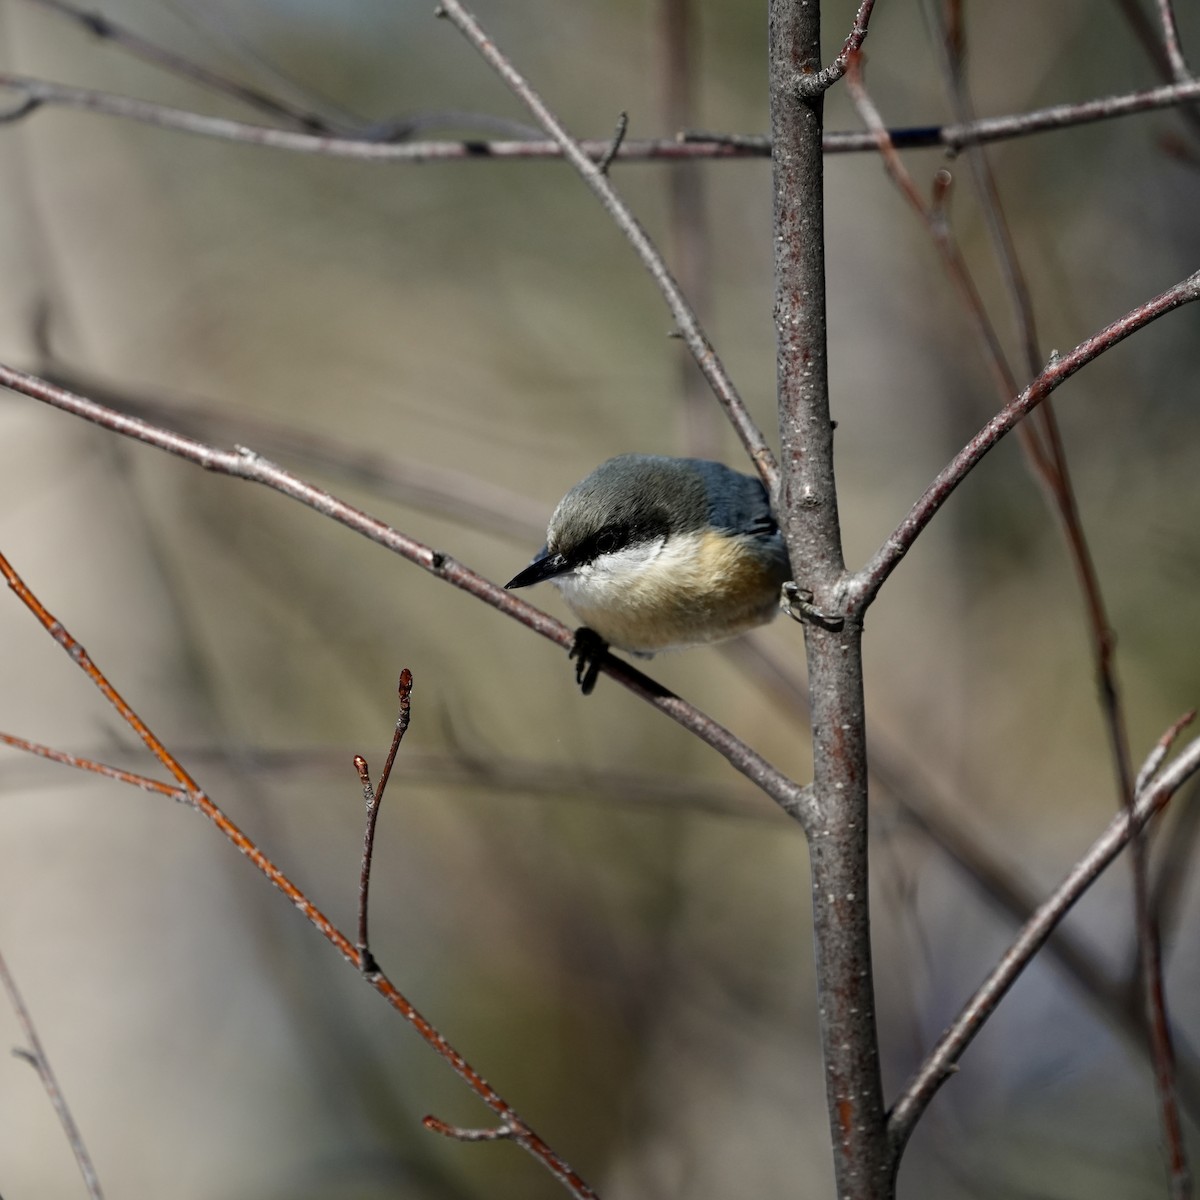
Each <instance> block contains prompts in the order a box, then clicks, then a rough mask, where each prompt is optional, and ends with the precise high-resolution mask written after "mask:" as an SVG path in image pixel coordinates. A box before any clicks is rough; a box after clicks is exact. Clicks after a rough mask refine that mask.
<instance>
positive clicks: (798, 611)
mask: <svg viewBox="0 0 1200 1200" xmlns="http://www.w3.org/2000/svg"><path fill="white" fill-rule="evenodd" d="M779 607H780V608H782V609H783V611H784V612H785V613H787V615H788V616H789V617H791V618H792V620H793V621H800V622H801V623H804V624H809V625H819V626H820V627H821V628H822V629H828V630H831V631H833V632H834V633H836V632H837V631H838V630H839V629H841V628H842V626H843V625H845V623H846V619H845V617H843V616H842V615H841V614H840V613H831V612H826V611H825V610H824V609H823V608H818V607H817V606H816V605H815V604H814V603H813V594H812V592H811V591H809V589H808V588H802V587H801V586H800V585H799V584H797V583H796V582H795V581H794V580H789V581H788V582H787V583H785V584H784V585H783V591H782V593H781V595H780V597H779Z"/></svg>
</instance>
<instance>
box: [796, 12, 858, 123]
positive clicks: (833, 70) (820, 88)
mask: <svg viewBox="0 0 1200 1200" xmlns="http://www.w3.org/2000/svg"><path fill="white" fill-rule="evenodd" d="M874 8H875V0H862V3H861V4H860V5H859V6H858V12H857V13H856V14H855V16H854V24H853V26H852V27H851V29H850V33H849V34H848V35H847V37H846V40H845V42H843V43H842V49H841V53H839V54H838V56H837V58H835V59H834V60H833V62H831V63H830V64H829V66H827V67H825V68H824V70H821V71H817V72H815V73H812V74H801V75H799V76H798V77H797V79H796V91H797V93H798V95H799V96H800V98H801V99H804V100H811V99H813V98H814V97H815V96H819V95H820V94H821V93H822V92H827V91H828V90H829V89H830V88H831V87H833V85H834V84H835V83H837V81H838V80H839V79H841V77H842V76H843V75H845V74H846V68H847V66H848V65H849V63H850V60H851V59H852V58H853V57H854V55H855V54H857V53H858V52H859V51H860V50H861V49H862V44H863V42H865V41H866V40H867V26H868V25H870V23H871V13H872V11H873V10H874Z"/></svg>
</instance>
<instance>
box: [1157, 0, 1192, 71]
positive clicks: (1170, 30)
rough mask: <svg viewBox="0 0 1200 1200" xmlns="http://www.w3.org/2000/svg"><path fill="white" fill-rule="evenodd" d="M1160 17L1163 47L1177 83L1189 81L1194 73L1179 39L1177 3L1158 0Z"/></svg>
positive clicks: (1170, 0)
mask: <svg viewBox="0 0 1200 1200" xmlns="http://www.w3.org/2000/svg"><path fill="white" fill-rule="evenodd" d="M1158 19H1159V20H1160V21H1161V22H1162V27H1163V48H1164V49H1165V50H1166V53H1167V62H1168V63H1169V64H1170V67H1171V74H1172V75H1173V76H1174V77H1175V81H1176V83H1187V82H1188V81H1189V80H1190V79H1191V77H1192V73H1191V71H1189V70H1188V65H1187V59H1186V58H1184V56H1183V45H1182V43H1181V42H1180V40H1179V25H1178V23H1177V22H1176V20H1175V5H1174V4H1173V3H1172V0H1158Z"/></svg>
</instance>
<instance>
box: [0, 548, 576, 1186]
mask: <svg viewBox="0 0 1200 1200" xmlns="http://www.w3.org/2000/svg"><path fill="white" fill-rule="evenodd" d="M0 575H3V577H4V579H5V580H6V581H7V583H8V586H9V587H10V588H12V590H13V591H14V592H15V593H16V594H17V595H18V596H19V597H20V599H21V600H22V602H23V603H24V604H25V606H26V607H27V608H28V609H29V611H30V612H31V613H33V615H34V616H35V617H36V618H37V620H38V621H39V622H40V623H41V625H42V627H43V628H44V629H45V630H46V632H47V633H49V634H50V636H51V637H53V638H54V640H55V641H56V642H58V644H59V645H60V646H61V647H62V648H63V649H64V650H65V651H66V652H67V654H68V656H69V657H70V658H71V660H72V661H73V662H74V663H75V665H76V666H78V667H79V668H80V670H82V671H83V672H84V674H86V675H87V677H88V678H89V679H90V680H91V681H92V683H93V684H95V686H96V687H97V688H98V689H99V690H100V692H101V693H102V694H103V696H104V697H105V699H107V700H108V702H109V703H110V704H111V705H112V706H113V708H115V709H116V710H117V712H118V713H119V714H120V716H121V718H122V720H124V721H125V723H126V724H127V725H128V726H129V727H130V729H132V730H133V731H134V732H135V733H136V734H137V735H138V737H139V738H141V740H142V742H143V743H144V744H145V745H146V747H147V749H149V750H150V752H151V753H152V754H153V755H154V757H155V758H156V759H157V760H158V761H159V762H160V763H161V764H162V765H163V767H164V768H165V769H166V770H167V771H168V772H169V773H170V775H171V776H172V778H174V779H175V780H176V785H177V786H175V787H169V785H160V787H161V788H162V790H163V791H164V794H168V795H171V796H173V797H174V798H175V799H177V800H182V801H186V802H188V803H190V804H192V805H193V806H195V807H196V808H197V809H199V810H200V812H202V813H203V814H204V815H205V816H206V817H207V818H208V819H209V820H210V821H211V822H212V823H213V824H214V825H215V826H216V827H217V828H218V829H219V830H220V831H221V833H223V834H224V835H225V837H226V838H227V839H228V840H229V841H230V842H232V843H233V845H234V846H236V847H237V849H238V850H240V851H241V852H242V854H244V855H245V856H246V857H247V858H248V859H249V860H250V861H251V862H252V863H253V864H254V865H255V866H256V867H257V868H258V870H259V871H261V872H262V874H263V875H265V876H266V877H267V879H269V880H270V881H271V883H272V884H274V885H275V887H276V888H278V889H279V891H281V892H282V893H283V894H284V895H285V896H286V897H287V898H288V899H289V900H290V901H291V902H292V903H293V904H294V905H295V906H296V907H297V908H298V909H299V910H300V911H301V912H302V913H303V914H304V916H305V917H306V918H307V919H308V921H309V922H310V924H312V925H313V926H314V927H315V928H316V929H317V930H319V932H320V933H321V935H322V936H323V937H324V938H325V939H326V940H327V941H328V942H329V943H330V944H331V945H332V946H333V947H334V948H335V949H336V950H337V951H338V952H339V953H340V954H341V956H342V957H343V958H344V959H345V960H346V961H347V962H348V963H350V964H351V965H352V966H353V967H355V968H356V969H357V970H359V971H363V957H362V955H361V954H360V953H359V951H358V950H357V949H356V948H355V947H354V945H353V944H352V943H351V941H350V939H349V938H348V937H346V935H345V934H344V933H342V932H341V930H339V929H338V928H337V927H336V926H335V925H334V924H333V922H332V921H330V920H329V918H328V917H326V916H325V914H324V913H323V912H322V911H321V910H320V909H319V908H317V906H316V905H315V904H314V903H313V902H312V901H311V900H310V899H309V898H308V897H307V896H306V895H305V894H304V893H303V892H302V891H301V890H300V889H299V888H298V887H297V886H296V885H295V884H294V883H293V882H292V881H291V880H290V879H289V878H288V877H287V876H286V875H285V874H284V873H283V871H281V870H280V869H279V867H277V866H276V865H275V864H274V863H273V862H272V861H271V860H270V859H269V858H268V857H267V856H266V855H265V854H264V853H263V852H262V851H261V850H260V849H259V848H258V846H257V845H256V844H255V843H254V842H253V841H252V840H251V839H250V838H249V837H247V835H246V834H244V833H243V832H242V831H241V829H239V828H238V826H237V825H235V824H234V823H233V821H231V820H230V819H229V818H228V817H227V816H226V815H225V814H224V813H223V812H222V811H221V809H220V808H218V806H217V805H216V804H215V803H214V802H213V801H212V800H211V799H210V798H209V797H208V795H207V794H206V793H205V792H204V791H203V789H202V788H201V787H200V785H199V784H198V783H197V782H196V781H195V780H194V779H193V778H192V776H191V775H190V774H189V773H188V772H187V770H186V769H185V768H184V767H183V765H182V764H181V763H180V762H179V761H178V759H177V758H175V756H174V755H173V754H172V753H171V752H170V751H169V750H168V749H167V748H166V746H165V745H164V744H163V743H162V742H161V741H160V740H159V739H158V737H157V736H156V735H155V734H154V733H153V732H152V731H151V729H150V727H149V726H148V725H147V724H146V723H145V722H144V721H143V720H142V719H141V717H139V716H138V715H137V713H136V712H135V711H134V710H133V708H132V707H131V706H130V705H129V704H128V702H127V701H126V700H125V699H124V697H123V696H122V695H121V694H120V693H119V692H118V691H117V689H116V688H115V687H114V686H113V685H112V684H111V683H109V681H108V679H107V678H106V677H105V675H104V673H103V672H102V671H101V670H100V668H99V667H98V666H97V665H96V664H95V663H94V662H93V661H92V659H91V657H90V655H89V654H88V653H87V651H86V650H84V648H83V647H82V646H81V645H80V644H79V642H77V641H76V640H75V638H74V637H72V635H71V634H70V633H69V632H68V631H67V629H66V628H65V627H64V626H63V625H62V624H61V623H60V622H59V621H58V620H57V619H56V618H55V617H54V616H53V615H51V613H50V612H49V611H48V610H47V609H46V607H45V605H43V604H42V602H41V601H40V600H39V599H38V598H37V596H36V595H34V593H33V592H32V591H31V590H30V588H29V587H28V586H27V585H26V584H25V582H24V581H23V580H22V579H21V577H20V576H19V575H18V574H17V572H16V571H15V570H14V569H13V567H12V565H11V564H10V563H9V561H8V559H6V558H5V557H4V556H3V554H0ZM6 740H7V741H8V742H9V744H10V745H17V746H20V744H21V743H20V740H19V739H15V738H11V737H8V738H6ZM60 761H67V760H66V758H65V757H64V758H60ZM71 765H73V766H78V767H82V768H83V769H85V770H91V769H92V766H91V764H90V763H88V762H87V760H85V759H76V760H75V761H74V762H72V763H71ZM100 773H101V774H104V775H106V776H108V777H110V778H111V777H113V776H114V774H115V772H114V770H113V769H106V770H103V771H101V772H100ZM139 786H144V785H142V784H140V782H139ZM364 978H366V980H367V982H368V983H369V984H370V986H371V987H373V988H374V989H375V990H376V991H377V992H378V993H379V994H380V995H381V996H383V998H384V999H385V1000H386V1001H387V1002H388V1003H389V1004H390V1005H391V1006H392V1007H393V1008H394V1009H395V1010H396V1011H397V1012H398V1013H400V1015H401V1016H402V1017H403V1018H404V1019H405V1020H406V1021H408V1022H409V1024H410V1025H412V1026H413V1028H414V1029H416V1031H417V1033H419V1034H420V1036H421V1037H422V1038H423V1039H424V1040H425V1041H426V1042H427V1043H428V1044H429V1045H430V1046H432V1047H433V1049H434V1050H435V1051H436V1052H437V1053H438V1054H439V1055H440V1056H441V1058H442V1059H444V1060H445V1061H446V1062H447V1063H448V1064H449V1065H450V1066H451V1067H452V1068H453V1070H454V1071H455V1072H456V1073H457V1074H458V1075H459V1076H460V1077H461V1078H462V1079H463V1080H464V1081H465V1082H466V1083H467V1085H468V1087H470V1088H471V1090H472V1091H473V1092H474V1093H475V1094H476V1095H477V1096H478V1097H479V1098H480V1099H481V1100H482V1101H483V1102H484V1103H485V1104H486V1105H487V1106H488V1107H489V1108H490V1109H491V1110H492V1111H493V1112H494V1113H495V1114H496V1116H497V1117H498V1118H499V1120H500V1122H501V1123H502V1125H503V1126H505V1127H506V1128H509V1129H511V1130H513V1132H512V1134H511V1135H510V1136H511V1139H512V1140H513V1141H515V1142H516V1143H517V1144H518V1145H520V1146H521V1147H522V1148H523V1149H524V1150H526V1151H528V1152H529V1153H530V1154H531V1155H532V1156H533V1157H534V1158H535V1159H537V1160H538V1161H539V1162H540V1163H541V1164H542V1166H544V1167H545V1168H546V1170H548V1171H549V1172H550V1173H551V1174H552V1175H553V1176H554V1177H555V1178H556V1179H558V1180H559V1181H560V1182H561V1183H562V1184H563V1186H564V1187H566V1188H567V1190H568V1191H569V1192H570V1193H571V1194H572V1195H573V1196H576V1197H577V1198H578V1200H595V1196H596V1193H595V1192H593V1191H592V1189H591V1188H590V1187H588V1185H587V1184H586V1183H585V1182H584V1181H583V1179H582V1178H580V1176H579V1175H578V1174H577V1173H576V1172H575V1171H573V1170H572V1169H571V1168H570V1166H568V1164H567V1163H566V1162H565V1161H564V1160H563V1158H562V1157H561V1156H560V1155H559V1154H558V1153H557V1152H556V1151H555V1150H554V1149H552V1148H551V1146H550V1145H549V1144H548V1143H546V1142H545V1141H543V1140H542V1138H541V1137H539V1136H538V1134H537V1133H536V1132H535V1131H534V1130H533V1129H532V1128H531V1127H530V1126H529V1125H528V1124H527V1123H526V1122H525V1121H524V1120H523V1119H522V1118H521V1117H520V1115H519V1114H518V1113H517V1112H516V1111H515V1110H514V1109H513V1108H512V1106H511V1105H510V1104H509V1103H508V1101H507V1100H505V1099H504V1097H503V1096H501V1095H500V1093H499V1092H497V1091H496V1089H495V1088H493V1087H492V1085H491V1084H490V1083H488V1081H487V1080H486V1079H484V1077H483V1076H482V1075H481V1074H480V1073H479V1072H478V1071H476V1070H475V1068H474V1067H473V1066H471V1064H470V1063H469V1062H467V1060H466V1059H465V1058H464V1057H463V1056H462V1055H461V1054H460V1053H459V1052H458V1051H457V1050H456V1049H455V1048H454V1047H453V1046H452V1045H451V1044H450V1043H449V1042H448V1041H447V1040H446V1039H445V1038H444V1037H443V1036H442V1034H441V1033H439V1032H438V1030H437V1029H435V1028H434V1026H433V1025H432V1024H431V1023H430V1022H429V1021H428V1020H426V1018H425V1017H424V1016H422V1015H421V1013H420V1012H418V1011H417V1009H416V1008H415V1007H414V1006H413V1005H412V1003H411V1002H410V1001H409V1000H408V998H407V997H406V996H405V995H404V994H403V993H402V992H401V991H400V990H399V989H398V988H397V987H396V985H395V984H393V983H392V982H391V980H390V979H388V978H387V976H386V975H385V974H383V972H381V971H378V970H377V971H374V972H370V973H367V972H364Z"/></svg>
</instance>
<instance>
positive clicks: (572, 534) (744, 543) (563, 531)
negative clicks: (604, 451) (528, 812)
mask: <svg viewBox="0 0 1200 1200" xmlns="http://www.w3.org/2000/svg"><path fill="white" fill-rule="evenodd" d="M791 577H792V573H791V568H790V566H789V564H788V556H787V550H786V548H785V547H784V544H783V537H782V535H781V534H780V532H779V526H778V525H777V524H776V522H775V518H774V516H773V515H772V513H771V506H770V502H769V500H768V497H767V492H766V489H765V488H764V487H763V485H762V483H761V481H760V480H758V479H756V478H754V477H752V476H749V475H741V474H739V473H738V472H737V471H733V470H730V468H729V467H726V466H724V465H722V464H721V463H717V462H708V461H707V460H705V459H699V458H668V457H664V456H661V455H652V454H622V455H620V456H619V457H617V458H610V459H609V460H608V462H606V463H602V464H601V465H600V466H599V467H597V468H596V469H595V470H594V471H593V472H592V473H591V474H590V475H589V476H587V478H586V479H584V480H582V481H581V482H579V483H577V484H576V485H575V486H574V487H573V488H572V489H571V490H570V491H569V492H568V493H567V494H566V495H565V496H564V497H563V498H562V499H561V500H560V501H559V503H558V507H557V508H556V509H555V510H554V515H553V516H552V517H551V518H550V526H549V528H548V529H547V531H546V544H545V545H544V546H543V547H542V548H541V550H539V551H538V553H537V555H536V557H535V558H534V560H533V562H531V563H530V564H529V566H527V567H526V568H525V569H524V570H523V571H521V572H520V573H519V574H517V575H516V576H515V577H514V578H513V579H511V580H509V582H508V583H507V584H506V586H507V587H510V588H520V587H528V586H529V585H530V584H534V583H542V582H543V581H545V580H550V581H551V582H552V583H553V584H554V585H555V587H557V588H558V590H559V591H560V592H561V593H562V596H563V599H564V600H566V602H567V603H568V604H569V605H570V606H571V608H572V609H573V610H574V612H575V614H576V615H577V616H578V617H579V618H580V620H582V621H583V622H584V624H585V626H586V628H585V629H581V630H580V631H579V632H578V633H577V634H576V644H575V648H574V649H573V650H572V657H575V658H577V659H578V662H577V666H576V679H577V680H578V681H579V684H580V686H581V687H582V688H583V692H584V694H585V695H586V694H588V693H589V692H590V691H591V690H592V688H593V687H594V686H595V683H596V677H597V675H598V674H599V660H600V659H601V658H603V656H604V653H605V652H606V651H607V649H608V646H610V645H611V646H614V647H616V648H617V649H620V650H628V651H630V652H632V653H633V654H637V655H640V656H643V657H649V656H650V655H652V654H656V653H657V652H658V651H660V650H677V649H682V648H683V647H686V646H697V645H702V644H704V643H707V642H720V641H724V640H725V639H726V638H731V637H736V636H737V635H738V634H740V633H745V632H746V631H747V630H749V629H753V628H755V626H758V625H763V624H765V623H766V622H767V621H770V620H771V619H772V617H774V615H775V613H776V612H777V611H778V608H779V597H780V588H781V587H782V585H783V584H784V583H785V582H786V581H788V580H790V579H791Z"/></svg>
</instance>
